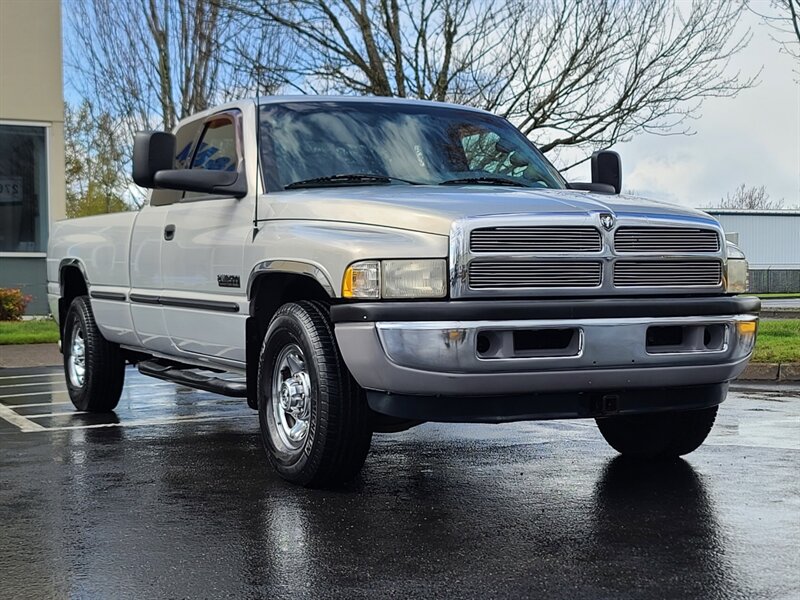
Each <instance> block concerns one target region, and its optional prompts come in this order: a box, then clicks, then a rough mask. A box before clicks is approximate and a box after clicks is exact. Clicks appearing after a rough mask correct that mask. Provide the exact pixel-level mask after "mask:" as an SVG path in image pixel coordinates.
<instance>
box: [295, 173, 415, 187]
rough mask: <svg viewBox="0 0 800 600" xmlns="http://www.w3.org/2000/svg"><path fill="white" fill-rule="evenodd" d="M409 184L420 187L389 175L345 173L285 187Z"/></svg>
mask: <svg viewBox="0 0 800 600" xmlns="http://www.w3.org/2000/svg"><path fill="white" fill-rule="evenodd" d="M395 181H399V182H400V183H408V184H410V185H420V184H418V183H417V182H416V181H408V180H407V179H400V178H399V177H389V176H388V175H372V174H369V173H345V174H341V175H327V176H325V177H314V178H312V179H303V180H301V181H294V182H292V183H290V184H289V185H286V186H284V188H283V189H285V190H295V189H298V188H313V187H327V186H331V185H387V184H390V183H392V182H395Z"/></svg>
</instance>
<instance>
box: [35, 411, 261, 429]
mask: <svg viewBox="0 0 800 600" xmlns="http://www.w3.org/2000/svg"><path fill="white" fill-rule="evenodd" d="M245 418H246V419H253V418H254V417H253V415H214V414H210V413H209V414H200V415H185V416H182V417H171V418H169V419H166V420H165V419H139V420H138V421H120V422H119V423H94V424H92V425H67V426H64V427H42V426H41V425H39V424H37V423H34V425H36V427H37V429H36V431H68V430H71V429H99V428H102V427H140V426H143V425H172V424H173V423H177V422H181V423H196V422H199V421H225V420H228V419H245ZM30 431H32V430H30Z"/></svg>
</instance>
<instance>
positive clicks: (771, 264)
mask: <svg viewBox="0 0 800 600" xmlns="http://www.w3.org/2000/svg"><path fill="white" fill-rule="evenodd" d="M707 212H708V213H709V214H711V215H713V216H714V217H715V218H717V219H718V220H719V222H720V223H721V224H722V228H723V229H724V230H725V232H726V234H736V237H737V238H738V239H737V241H736V243H737V244H738V246H739V247H740V248H741V249H742V251H743V252H744V253H745V255H746V256H747V260H748V262H749V263H750V291H752V292H757V293H767V292H773V293H776V292H800V211H796V210H781V211H748V210H708V211H707Z"/></svg>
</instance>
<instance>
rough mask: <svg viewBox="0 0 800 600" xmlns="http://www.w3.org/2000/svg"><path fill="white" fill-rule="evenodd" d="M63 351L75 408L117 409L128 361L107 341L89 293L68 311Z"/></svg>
mask: <svg viewBox="0 0 800 600" xmlns="http://www.w3.org/2000/svg"><path fill="white" fill-rule="evenodd" d="M62 352H63V353H64V373H65V375H66V378H67V390H68V391H69V397H70V400H72V404H73V405H74V406H75V408H77V409H78V410H80V411H85V412H110V411H112V410H114V409H115V408H116V407H117V403H119V397H120V396H121V395H122V386H123V384H124V383H125V360H124V359H123V357H122V353H121V352H120V349H119V346H118V345H117V344H112V343H111V342H109V341H107V340H106V339H105V338H104V337H103V334H101V333H100V330H99V329H98V328H97V324H96V323H95V320H94V313H92V305H91V303H90V301H89V297H88V296H78V297H77V298H75V299H74V300H73V301H72V304H70V307H69V309H68V310H67V314H66V317H65V318H64V334H63V339H62Z"/></svg>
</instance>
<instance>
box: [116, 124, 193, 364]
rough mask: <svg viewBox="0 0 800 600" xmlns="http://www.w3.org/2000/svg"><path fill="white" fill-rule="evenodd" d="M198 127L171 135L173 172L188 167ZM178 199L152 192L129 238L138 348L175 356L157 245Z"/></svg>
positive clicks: (172, 194)
mask: <svg viewBox="0 0 800 600" xmlns="http://www.w3.org/2000/svg"><path fill="white" fill-rule="evenodd" d="M201 125H202V120H197V121H194V122H191V121H190V122H188V123H186V124H184V125H181V127H180V128H179V129H178V130H177V131H176V132H175V137H176V150H177V155H176V157H175V165H174V166H175V168H176V169H182V168H186V167H187V166H188V165H189V159H190V158H191V155H192V151H193V149H194V145H195V144H194V143H195V141H196V138H197V136H198V135H199V133H200V126H201ZM182 196H183V192H179V191H175V190H153V192H152V193H151V195H150V199H149V202H148V205H147V206H145V207H144V208H142V210H141V211H140V212H139V215H138V216H137V218H136V221H135V223H134V226H133V232H132V234H131V253H130V256H131V258H130V279H131V290H130V294H129V298H130V307H131V319H132V320H133V324H134V329H135V331H136V334H137V336H138V338H139V343H140V345H141V346H142V347H144V348H147V349H148V350H152V351H154V352H162V353H165V354H175V347H174V346H173V344H172V341H171V340H170V337H169V333H168V332H167V325H166V322H165V321H164V314H163V312H164V311H163V309H162V306H161V305H160V304H159V298H160V296H161V294H162V290H163V281H162V272H161V250H162V248H161V245H162V243H163V240H164V236H165V235H166V222H167V214H168V213H169V208H170V206H171V205H172V204H173V203H175V202H178V201H180V199H181V198H182Z"/></svg>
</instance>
